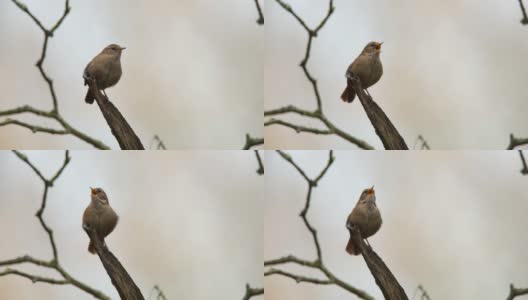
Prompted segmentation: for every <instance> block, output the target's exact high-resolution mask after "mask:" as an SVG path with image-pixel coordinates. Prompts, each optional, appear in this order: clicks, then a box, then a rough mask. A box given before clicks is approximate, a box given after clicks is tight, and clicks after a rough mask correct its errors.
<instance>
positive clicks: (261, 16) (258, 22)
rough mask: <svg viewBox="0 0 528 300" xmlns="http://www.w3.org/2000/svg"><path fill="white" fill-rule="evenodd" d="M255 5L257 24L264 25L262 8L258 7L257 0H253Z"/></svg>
mask: <svg viewBox="0 0 528 300" xmlns="http://www.w3.org/2000/svg"><path fill="white" fill-rule="evenodd" d="M255 6H256V7H257V12H258V19H257V24H259V25H264V15H263V14H262V9H261V8H260V4H259V2H258V0H255Z"/></svg>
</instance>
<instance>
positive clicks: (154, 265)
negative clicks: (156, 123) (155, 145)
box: [0, 151, 264, 300]
mask: <svg viewBox="0 0 528 300" xmlns="http://www.w3.org/2000/svg"><path fill="white" fill-rule="evenodd" d="M24 153H25V154H27V156H28V157H29V159H30V160H31V161H32V162H34V164H35V165H36V167H37V168H39V169H40V170H41V171H42V173H43V174H44V176H47V177H51V176H53V175H54V174H55V172H56V170H57V169H58V168H59V167H60V166H61V164H62V161H63V158H64V152H62V151H47V152H34V151H26V152H24ZM71 156H72V161H71V163H70V165H69V166H68V167H67V168H66V169H65V171H64V173H63V174H62V175H61V177H60V178H59V179H58V180H57V181H56V183H55V185H54V187H53V188H52V189H50V191H49V194H48V202H47V208H46V210H45V213H44V218H45V220H46V221H47V223H48V225H49V226H50V227H51V228H52V229H53V230H54V235H55V240H56V243H57V247H58V251H59V256H60V260H61V264H62V266H63V267H64V268H65V269H66V270H67V271H69V272H70V274H71V275H72V276H74V277H75V278H77V279H79V280H81V281H82V282H84V283H86V284H88V285H90V286H92V287H94V288H96V289H99V290H100V291H102V292H104V293H105V294H107V295H109V296H110V297H111V298H112V299H119V295H118V294H117V291H116V290H115V288H114V286H113V285H112V284H111V282H110V279H109V277H108V275H107V274H106V272H105V270H104V268H103V266H102V264H101V263H100V260H99V258H98V257H97V256H96V255H91V254H90V253H88V251H87V246H88V242H89V239H88V236H87V235H86V233H85V232H84V231H83V230H82V228H81V218H82V213H83V211H84V209H85V208H86V206H87V205H88V204H89V202H90V190H89V186H93V187H102V188H104V189H105V191H106V193H107V194H108V197H109V200H110V204H111V206H112V207H113V208H114V210H115V211H116V212H117V214H118V215H119V216H120V219H119V223H118V224H117V227H116V229H115V230H114V232H113V233H111V234H110V235H109V236H108V237H107V238H106V243H107V245H108V246H109V248H110V250H111V251H112V252H113V253H114V254H115V255H116V257H118V259H119V260H120V262H121V263H122V264H123V266H125V268H126V269H127V271H128V272H129V274H130V275H131V276H132V278H133V279H134V281H135V282H136V284H137V285H138V287H139V288H140V289H141V291H142V293H143V295H144V296H145V299H154V298H151V297H150V296H149V295H152V297H154V294H153V293H151V292H152V288H153V286H154V285H159V286H160V288H161V289H162V290H163V291H164V293H165V295H166V296H167V298H168V299H226V300H227V299H241V298H242V296H243V295H244V292H245V284H246V283H249V284H251V286H253V287H256V286H258V287H262V248H263V244H262V243H263V239H262V236H263V223H262V221H263V219H262V214H261V211H262V208H263V202H264V198H263V197H264V195H263V178H262V177H260V176H258V175H257V174H256V173H255V170H256V169H257V163H256V159H255V155H254V153H253V152H252V151H244V152H242V151H239V152H234V151H233V152H224V151H222V152H218V151H217V152H184V151H181V152H150V153H144V152H143V153H137V152H136V153H130V152H126V153H125V152H113V153H112V152H104V153H103V152H97V153H94V152H75V151H74V152H73V153H71ZM0 165H2V168H0V178H2V180H1V181H0V190H1V191H2V194H3V195H2V197H1V200H0V220H1V221H0V224H1V226H0V236H2V237H4V241H3V242H2V246H1V247H0V261H2V260H7V259H12V258H15V257H18V256H21V255H24V254H29V255H32V256H34V257H36V258H41V259H48V258H50V257H52V253H51V247H50V245H49V240H48V236H47V234H46V233H45V232H44V231H43V229H42V228H41V226H40V223H39V222H38V219H37V218H36V217H35V216H34V215H35V212H36V211H37V209H38V208H39V207H40V204H41V197H42V192H43V184H42V182H41V181H40V179H39V178H38V177H37V176H36V175H35V173H34V172H33V171H32V170H31V169H30V168H29V166H27V165H26V164H24V163H23V162H22V161H21V160H20V159H18V158H17V157H16V156H15V155H14V154H13V153H11V152H5V151H4V152H0ZM12 267H13V268H16V269H19V270H23V271H26V272H31V273H34V274H39V275H42V276H50V277H51V276H52V277H54V278H58V277H57V275H56V274H55V273H54V272H49V271H45V270H43V269H42V268H37V267H34V266H32V265H17V266H12ZM4 269H5V267H0V271H2V270H4ZM0 299H21V300H22V299H93V298H92V296H90V295H88V294H86V293H84V292H82V291H81V290H79V289H77V288H75V287H72V286H68V285H67V286H59V285H50V284H45V283H36V284H32V283H31V281H29V280H28V279H26V278H22V277H19V276H13V275H9V276H3V277H0Z"/></svg>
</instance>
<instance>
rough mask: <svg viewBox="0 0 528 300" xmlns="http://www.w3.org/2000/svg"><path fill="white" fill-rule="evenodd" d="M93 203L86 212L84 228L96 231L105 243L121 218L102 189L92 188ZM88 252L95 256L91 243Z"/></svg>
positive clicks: (83, 220)
mask: <svg viewBox="0 0 528 300" xmlns="http://www.w3.org/2000/svg"><path fill="white" fill-rule="evenodd" d="M90 191H91V197H92V198H91V201H90V204H89V205H88V207H86V209H85V210H84V214H83V218H82V226H83V228H85V229H87V228H89V229H92V230H95V232H96V233H97V235H98V236H99V238H100V239H101V240H102V241H103V243H104V239H105V237H107V236H108V235H109V234H110V233H111V232H112V231H113V230H114V228H115V227H116V225H117V221H118V219H119V217H118V216H117V214H116V213H115V211H114V210H113V209H112V207H111V206H110V203H109V202H108V196H106V193H105V191H104V190H103V189H102V188H90ZM88 251H89V252H90V253H92V254H95V247H94V245H93V243H92V241H90V244H89V245H88Z"/></svg>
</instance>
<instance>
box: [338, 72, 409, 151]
mask: <svg viewBox="0 0 528 300" xmlns="http://www.w3.org/2000/svg"><path fill="white" fill-rule="evenodd" d="M347 85H348V88H353V89H354V90H355V91H356V94H357V95H358V98H359V100H360V101H361V104H362V105H363V108H364V109H365V112H366V113H367V116H368V118H369V120H370V123H371V124H372V126H373V127H374V129H375V130H376V134H377V135H378V137H379V138H380V140H381V142H382V143H383V146H384V147H385V149H387V150H409V147H407V144H406V143H405V141H404V140H403V138H402V137H401V135H400V133H399V132H398V130H397V129H396V127H394V125H393V124H392V122H391V120H390V119H389V118H388V117H387V115H385V113H384V112H383V110H382V109H381V108H380V107H379V106H378V104H376V102H374V100H372V97H370V95H367V93H365V90H363V87H362V86H361V81H360V80H359V78H358V77H357V76H354V77H352V78H348V79H347Z"/></svg>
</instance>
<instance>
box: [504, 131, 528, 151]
mask: <svg viewBox="0 0 528 300" xmlns="http://www.w3.org/2000/svg"><path fill="white" fill-rule="evenodd" d="M524 145H528V138H516V137H514V136H513V133H512V134H510V144H509V145H508V147H507V148H506V150H513V149H515V148H516V147H518V146H524Z"/></svg>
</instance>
